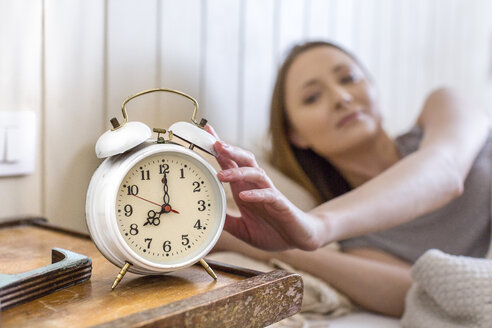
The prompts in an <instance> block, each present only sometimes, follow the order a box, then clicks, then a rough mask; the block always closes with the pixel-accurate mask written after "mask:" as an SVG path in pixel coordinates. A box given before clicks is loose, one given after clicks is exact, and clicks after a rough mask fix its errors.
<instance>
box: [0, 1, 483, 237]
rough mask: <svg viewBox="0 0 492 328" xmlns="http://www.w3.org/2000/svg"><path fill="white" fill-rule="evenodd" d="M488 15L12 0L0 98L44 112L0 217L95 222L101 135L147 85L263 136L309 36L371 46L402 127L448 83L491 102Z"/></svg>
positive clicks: (442, 9)
mask: <svg viewBox="0 0 492 328" xmlns="http://www.w3.org/2000/svg"><path fill="white" fill-rule="evenodd" d="M490 13H492V2H491V1H487V0H399V1H394V0H208V1H199V0H181V1H172V0H161V1H159V0H146V1H136V0H105V1H103V0H72V1H63V0H43V1H39V0H0V40H2V43H1V46H0V110H21V109H26V108H27V109H31V110H34V111H35V112H36V113H37V114H38V117H39V118H40V121H39V131H40V132H39V137H40V141H39V142H38V154H37V155H38V160H37V166H36V173H35V174H34V175H31V176H26V177H13V178H0V218H7V217H11V216H15V215H25V214H38V215H44V216H46V217H47V218H48V219H49V220H51V221H53V222H55V223H57V224H61V225H63V226H67V227H72V228H75V229H78V230H85V223H84V204H85V192H86V188H87V185H88V182H89V179H90V176H91V175H92V172H93V171H94V170H95V168H96V166H97V165H98V163H99V162H100V161H99V160H97V159H96V158H95V155H94V153H93V147H94V143H95V141H96V140H97V137H98V136H99V135H100V134H101V133H102V132H103V131H104V130H106V129H107V128H109V124H108V119H109V118H110V117H113V116H118V117H121V112H120V104H121V102H122V101H123V99H124V98H126V97H127V96H128V95H130V94H133V93H135V92H137V91H140V90H143V89H147V88H153V87H157V86H160V87H170V88H175V89H179V90H182V91H184V92H187V93H189V94H191V95H192V96H194V97H196V98H197V99H198V101H199V103H200V106H201V110H200V112H199V116H200V117H201V116H202V115H203V116H205V117H206V118H207V119H208V120H209V121H210V122H211V124H213V125H214V126H215V128H216V129H217V131H218V133H219V134H220V135H221V137H222V138H223V139H226V140H228V141H230V142H233V143H237V144H240V145H243V146H244V147H246V148H255V147H256V145H259V144H261V143H262V142H263V141H264V140H265V138H264V135H265V131H266V127H267V124H268V106H269V102H270V93H271V88H272V84H273V81H274V77H275V73H276V69H277V67H278V65H279V63H280V62H281V61H282V59H283V57H284V56H285V54H286V51H287V49H288V48H290V47H291V46H292V45H293V44H294V43H297V42H300V41H305V40H313V39H328V40H331V41H335V42H338V43H340V44H341V45H343V46H345V47H347V48H348V49H349V50H351V51H352V52H354V53H355V54H356V55H357V56H358V57H359V59H360V60H361V61H362V62H363V63H364V64H365V65H366V66H367V68H368V69H369V71H370V72H371V73H372V75H373V77H374V80H375V83H376V84H377V86H378V88H379V93H380V97H381V102H382V107H383V115H384V117H385V126H386V127H387V129H388V130H389V132H390V133H391V134H398V133H400V132H403V131H404V130H405V129H407V128H409V127H410V126H411V124H412V123H413V121H414V119H415V117H416V115H417V113H418V111H419V107H420V106H421V104H422V102H423V100H424V97H425V95H426V94H427V93H429V92H430V91H431V90H432V89H433V88H435V87H438V86H442V85H449V86H456V87H458V88H459V89H461V90H462V91H463V92H464V93H465V94H467V95H469V97H470V98H471V99H473V100H475V101H476V102H477V103H479V104H480V105H482V106H483V107H485V108H487V109H488V110H489V112H491V113H492V53H491V51H492V19H491V18H490ZM128 110H129V117H130V119H132V120H140V121H143V122H145V123H146V124H148V125H150V126H152V127H154V126H159V127H168V126H169V125H170V123H172V122H174V121H176V120H186V119H188V117H189V116H190V113H191V106H190V104H189V102H187V101H184V100H181V99H179V98H178V97H175V96H163V95H150V96H148V97H146V98H144V99H140V100H136V101H134V102H131V103H130V104H129V105H128Z"/></svg>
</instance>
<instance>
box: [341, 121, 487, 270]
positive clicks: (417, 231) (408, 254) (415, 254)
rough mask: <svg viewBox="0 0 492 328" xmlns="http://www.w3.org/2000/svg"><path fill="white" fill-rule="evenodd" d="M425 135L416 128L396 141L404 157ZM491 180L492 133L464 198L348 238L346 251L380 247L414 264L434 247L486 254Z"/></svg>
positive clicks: (480, 155) (473, 168) (457, 252)
mask: <svg viewBox="0 0 492 328" xmlns="http://www.w3.org/2000/svg"><path fill="white" fill-rule="evenodd" d="M422 136H423V132H422V129H421V128H419V127H416V128H414V129H412V130H411V131H410V132H408V133H406V134H404V135H402V136H400V137H398V138H397V139H396V140H395V143H396V147H397V149H398V151H399V152H400V154H401V156H402V157H404V156H407V155H408V154H410V153H412V152H414V151H415V150H417V149H418V147H419V144H420V141H421V140H422ZM491 182H492V134H489V137H488V139H487V142H486V144H485V145H484V147H483V149H482V150H481V152H480V154H479V155H478V156H477V158H476V160H475V162H474V164H473V166H472V168H471V170H470V172H469V174H468V176H467V178H466V180H465V185H464V191H463V193H462V194H461V195H460V196H459V197H458V198H455V199H454V200H452V201H451V202H450V203H448V204H447V205H445V206H444V207H441V208H440V209H437V210H435V211H433V212H430V213H428V214H425V215H423V216H421V217H419V218H416V219H415V220H412V221H410V222H407V223H405V224H402V225H400V226H397V227H394V228H391V229H388V230H384V231H380V232H376V233H372V234H368V235H364V236H360V237H355V238H351V239H347V240H343V241H341V242H340V246H341V249H342V250H348V249H354V248H361V247H369V248H377V249H380V250H383V251H386V252H388V253H391V254H393V255H396V256H397V257H399V258H401V259H403V260H405V261H408V262H410V263H413V262H415V261H416V260H417V258H419V257H420V256H421V255H422V254H423V253H424V252H425V251H426V250H428V249H431V248H437V249H439V250H441V251H443V252H445V253H448V254H454V255H465V256H472V257H485V255H486V253H487V251H488V248H489V243H490V238H491V186H492V183H491ZM388 201H391V200H388Z"/></svg>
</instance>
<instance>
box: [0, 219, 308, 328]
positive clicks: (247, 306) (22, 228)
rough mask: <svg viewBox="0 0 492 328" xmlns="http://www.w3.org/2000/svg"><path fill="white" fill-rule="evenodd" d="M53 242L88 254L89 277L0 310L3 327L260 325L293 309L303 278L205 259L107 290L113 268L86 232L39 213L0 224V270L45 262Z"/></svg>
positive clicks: (131, 276)
mask: <svg viewBox="0 0 492 328" xmlns="http://www.w3.org/2000/svg"><path fill="white" fill-rule="evenodd" d="M52 248H63V249H66V250H70V251H73V252H76V253H79V254H83V255H86V256H88V257H90V258H91V259H92V277H91V278H90V280H87V281H84V282H82V283H79V284H77V285H73V286H70V287H67V288H65V289H62V290H59V291H56V292H54V293H51V294H49V295H46V296H43V297H41V298H38V299H35V300H31V301H28V302H27V303H23V304H20V305H17V306H14V307H12V308H9V309H6V310H4V311H3V312H1V315H0V326H1V327H3V328H5V327H63V328H66V327H88V326H97V327H135V326H138V327H263V326H266V325H269V324H272V323H274V322H277V321H279V320H281V319H283V318H286V317H289V316H291V315H293V314H295V313H297V312H298V311H299V310H300V307H301V302H302V291H303V287H302V279H301V277H300V276H299V275H297V274H294V273H289V272H286V271H282V270H276V271H272V272H268V273H261V272H257V271H252V270H247V269H242V268H238V267H234V266H230V265H225V264H221V263H217V262H214V261H208V263H209V264H210V265H211V267H212V268H213V269H214V271H215V272H216V273H217V276H218V280H217V281H214V280H213V279H211V277H210V276H209V275H208V274H207V273H206V272H205V271H204V270H203V268H202V267H201V266H197V265H195V266H192V267H190V268H187V269H184V270H181V271H178V272H173V273H171V274H167V275H160V276H139V275H134V274H131V273H128V274H127V275H126V276H125V278H124V279H123V280H122V282H121V283H120V285H119V286H118V287H117V288H116V289H115V290H114V291H111V284H112V282H113V280H114V277H115V275H116V274H117V273H118V271H119V269H118V268H116V267H115V266H114V265H112V264H111V263H110V262H108V261H107V260H106V259H105V258H104V257H103V256H102V255H101V254H100V253H99V252H98V250H97V249H96V247H95V246H94V244H93V243H92V241H91V240H90V239H89V237H88V236H86V235H83V234H79V233H74V232H70V231H67V230H64V229H60V228H57V227H54V226H52V225H50V224H49V223H47V221H46V220H45V219H35V218H30V219H23V220H16V221H9V222H5V223H1V224H0V273H4V274H5V273H8V274H13V273H20V272H24V271H28V270H32V269H34V268H38V267H43V266H46V265H49V264H50V263H51V262H50V254H51V250H52Z"/></svg>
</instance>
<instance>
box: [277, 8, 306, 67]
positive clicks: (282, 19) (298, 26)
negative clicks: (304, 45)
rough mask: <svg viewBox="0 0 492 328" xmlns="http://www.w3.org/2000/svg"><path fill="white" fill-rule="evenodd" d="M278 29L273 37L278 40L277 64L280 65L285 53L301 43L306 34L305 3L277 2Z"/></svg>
mask: <svg viewBox="0 0 492 328" xmlns="http://www.w3.org/2000/svg"><path fill="white" fill-rule="evenodd" d="M277 10H278V11H279V12H278V15H279V16H278V19H279V20H278V24H279V25H278V27H277V30H276V33H278V35H277V36H275V37H276V38H277V40H278V45H277V46H278V48H277V49H276V52H277V56H276V57H277V64H278V65H280V64H281V62H282V61H283V60H284V59H285V56H286V54H287V52H288V51H289V50H290V49H291V48H292V47H293V46H294V45H295V44H297V43H300V42H302V41H303V40H304V39H305V38H306V35H305V34H304V33H306V32H307V30H306V28H305V21H304V19H305V17H306V16H305V14H304V11H305V10H306V6H305V2H304V1H302V0H283V1H279V4H278V7H277Z"/></svg>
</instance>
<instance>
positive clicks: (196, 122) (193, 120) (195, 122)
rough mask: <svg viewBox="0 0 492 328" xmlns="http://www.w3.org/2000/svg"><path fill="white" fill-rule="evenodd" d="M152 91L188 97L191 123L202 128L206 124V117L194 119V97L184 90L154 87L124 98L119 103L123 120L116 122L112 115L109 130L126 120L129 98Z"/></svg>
mask: <svg viewBox="0 0 492 328" xmlns="http://www.w3.org/2000/svg"><path fill="white" fill-rule="evenodd" d="M152 92H170V93H175V94H178V95H180V96H183V97H185V98H188V99H189V100H191V101H192V102H193V114H192V116H191V121H192V122H193V124H195V125H196V126H198V127H200V128H203V127H204V126H205V125H206V124H207V120H206V119H203V118H202V119H201V121H200V122H198V121H197V120H196V114H197V112H198V102H197V101H196V100H195V98H193V97H192V96H190V95H188V94H186V93H184V92H181V91H178V90H174V89H167V88H155V89H149V90H144V91H140V92H139V93H136V94H134V95H132V96H129V97H128V98H126V99H125V100H124V101H123V103H122V104H121V112H122V113H123V122H121V124H120V123H119V122H118V120H117V119H116V117H113V118H112V119H111V124H112V125H113V128H112V129H111V130H113V131H114V130H117V129H119V128H121V127H122V126H124V125H125V124H126V123H127V122H128V115H127V113H126V104H127V103H128V102H129V101H130V100H132V99H134V98H137V97H140V96H143V95H145V94H148V93H152Z"/></svg>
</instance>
